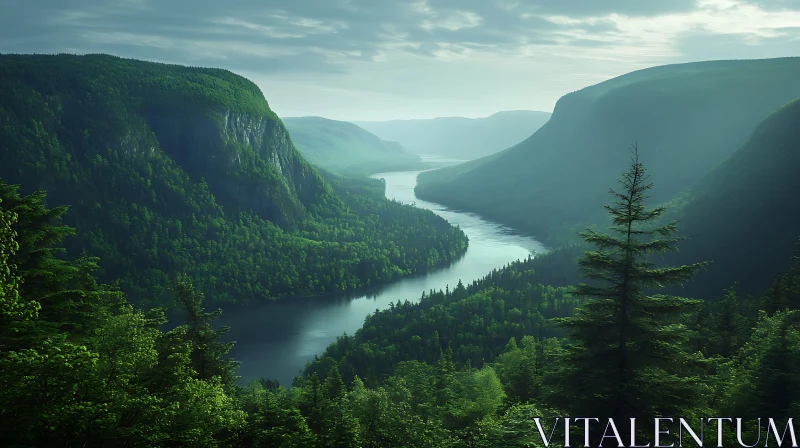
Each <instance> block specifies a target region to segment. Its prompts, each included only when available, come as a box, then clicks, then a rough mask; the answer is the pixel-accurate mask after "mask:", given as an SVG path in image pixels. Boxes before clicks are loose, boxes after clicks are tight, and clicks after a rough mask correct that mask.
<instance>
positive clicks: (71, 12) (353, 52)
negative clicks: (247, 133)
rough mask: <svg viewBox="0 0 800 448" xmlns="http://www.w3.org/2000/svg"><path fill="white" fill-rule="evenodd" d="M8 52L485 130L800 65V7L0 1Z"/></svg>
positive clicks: (329, 110) (428, 0)
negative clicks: (154, 69)
mask: <svg viewBox="0 0 800 448" xmlns="http://www.w3.org/2000/svg"><path fill="white" fill-rule="evenodd" d="M0 52H3V53H32V52H37V53H57V52H69V53H101V52H102V53H111V54H115V55H118V56H123V57H134V58H139V59H147V60H153V61H163V62H173V63H182V64H190V65H202V66H213V67H222V68H227V69H230V70H232V71H234V72H236V73H239V74H242V75H244V76H246V77H248V78H250V79H252V80H253V81H255V82H256V83H258V85H259V86H260V87H261V89H262V90H263V92H264V95H265V96H266V97H267V100H268V101H269V103H270V106H271V107H272V108H273V109H274V110H275V111H276V112H277V113H278V114H279V115H281V116H284V117H287V116H301V115H320V116H325V117H329V118H333V119H340V120H386V119H394V118H430V117H436V116H465V117H481V116H488V115H491V114H492V113H494V112H497V111H500V110H516V109H530V110H544V111H552V108H553V106H554V105H555V102H556V100H557V99H558V98H559V97H560V96H561V95H563V94H565V93H568V92H571V91H574V90H578V89H580V88H582V87H585V86H587V85H591V84H594V83H597V82H599V81H603V80H605V79H608V78H611V77H614V76H618V75H621V74H624V73H627V72H630V71H633V70H636V69H639V68H644V67H648V66H653V65H662V64H669V63H675V62H688V61H699V60H708V59H749V58H767V57H780V56H800V0H763V1H755V0H752V1H751V0H697V1H695V0H280V1H279V0H224V1H222V0H0Z"/></svg>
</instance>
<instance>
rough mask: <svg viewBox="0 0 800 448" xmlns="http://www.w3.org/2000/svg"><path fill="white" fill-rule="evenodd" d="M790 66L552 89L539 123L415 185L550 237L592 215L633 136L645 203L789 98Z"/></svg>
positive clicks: (730, 64) (721, 153) (729, 148)
mask: <svg viewBox="0 0 800 448" xmlns="http://www.w3.org/2000/svg"><path fill="white" fill-rule="evenodd" d="M798 72H800V58H780V59H763V60H742V61H712V62H698V63H690V64H678V65H668V66H661V67H654V68H649V69H645V70H640V71H636V72H632V73H629V74H626V75H623V76H620V77H618V78H614V79H611V80H609V81H605V82H602V83H599V84H597V85H594V86H591V87H587V88H585V89H582V90H579V91H577V92H573V93H570V94H567V95H565V96H563V97H562V98H561V99H559V101H558V103H557V104H556V107H555V111H554V113H553V117H552V118H551V119H550V121H548V123H547V124H545V125H544V126H543V127H542V128H541V129H539V130H538V131H537V132H536V133H535V134H533V135H532V136H531V137H530V138H528V139H527V140H525V141H523V142H521V143H519V144H518V145H516V146H513V147H511V148H508V149H507V150H505V151H503V152H502V153H499V154H494V155H492V156H489V157H486V158H483V159H479V160H475V161H472V162H469V163H467V164H463V165H456V166H453V167H448V168H442V169H439V170H435V171H430V172H426V173H422V174H421V175H420V176H419V179H418V185H417V188H416V192H417V195H418V196H419V197H420V198H421V199H425V200H431V201H435V202H439V203H443V204H445V205H448V206H451V207H455V208H460V209H463V210H468V211H471V212H476V213H480V214H482V215H484V216H486V217H488V218H490V219H493V220H497V221H500V222H503V223H505V224H509V225H511V226H514V227H517V228H519V229H521V230H525V231H527V232H530V233H532V234H534V235H536V236H537V237H539V238H542V239H547V240H548V242H549V243H551V245H555V244H554V243H559V242H564V241H565V240H568V239H572V238H573V235H574V231H575V230H577V229H579V228H581V227H583V226H584V224H587V223H591V222H594V221H595V220H599V219H603V217H602V214H603V208H602V206H603V205H604V204H605V203H606V202H607V201H608V199H609V196H608V195H607V191H608V188H609V186H610V185H614V181H615V179H617V176H618V175H619V173H620V172H621V171H622V170H623V169H624V167H625V165H626V163H627V162H628V153H627V152H626V148H627V147H628V146H629V145H631V144H634V143H636V142H638V147H639V149H640V151H639V153H640V155H641V160H642V162H643V163H644V164H645V166H647V167H648V170H649V172H650V174H651V175H652V179H653V181H654V183H655V189H654V190H653V191H652V194H653V196H652V198H651V202H652V201H656V202H661V201H668V200H670V199H671V198H672V197H673V196H674V195H675V194H676V193H678V192H679V191H682V190H684V189H686V188H687V187H689V186H691V185H693V184H694V183H695V182H697V181H698V180H699V179H700V178H701V177H702V176H703V175H704V174H706V173H707V172H708V170H709V169H711V167H712V166H714V165H715V164H716V163H718V162H719V161H721V160H723V159H725V158H726V157H728V156H730V155H731V154H732V153H733V152H734V151H735V150H736V149H737V148H738V147H740V146H741V145H742V144H743V143H744V142H745V140H746V139H747V138H748V137H749V136H750V134H751V133H752V132H753V130H754V129H755V128H756V126H757V125H758V124H759V122H760V121H761V120H763V119H764V118H765V117H766V116H767V115H769V114H770V113H771V112H772V111H774V110H775V109H776V108H777V107H779V106H780V105H782V104H785V103H786V102H787V101H790V100H791V99H793V98H796V97H798V96H800V78H798V77H797V73H798ZM603 222H605V221H603Z"/></svg>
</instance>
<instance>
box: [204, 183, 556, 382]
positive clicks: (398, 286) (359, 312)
mask: <svg viewBox="0 0 800 448" xmlns="http://www.w3.org/2000/svg"><path fill="white" fill-rule="evenodd" d="M419 173H420V171H403V172H392V173H380V174H375V175H373V176H372V177H374V178H383V179H385V181H386V196H387V197H388V198H390V199H395V200H397V201H400V202H403V203H406V204H415V205H416V206H417V207H420V208H425V209H428V210H432V211H433V212H435V213H436V214H438V215H440V216H442V217H443V218H444V219H446V220H448V221H449V222H450V223H452V224H454V225H458V226H460V227H461V229H462V230H463V231H464V232H465V233H466V234H467V236H468V237H469V248H468V249H467V252H466V254H464V256H463V257H462V258H460V259H459V260H457V261H455V262H454V263H452V264H451V265H449V266H447V267H444V268H441V269H439V270H437V271H435V272H431V273H428V274H423V275H420V276H415V277H410V278H404V279H400V280H397V281H395V282H393V283H391V284H388V285H385V286H383V287H379V288H375V289H373V290H370V291H368V292H363V291H362V292H359V293H349V294H339V295H325V296H317V297H310V298H305V299H287V300H278V301H272V302H264V303H259V304H255V305H248V306H233V307H226V308H225V310H224V312H223V314H222V316H221V317H220V318H219V321H220V323H221V324H222V325H227V326H229V327H231V330H230V332H229V333H228V337H226V339H228V340H234V341H236V345H235V346H234V348H233V350H231V355H232V356H233V357H234V358H235V359H237V360H239V361H242V364H241V366H240V368H239V371H238V374H239V375H240V376H241V377H242V380H241V382H242V383H246V382H248V381H250V380H253V379H258V378H262V377H264V378H274V379H277V380H278V381H280V383H281V384H283V385H284V386H289V385H290V384H291V380H292V378H293V377H294V376H295V375H297V374H299V373H300V372H301V370H302V369H303V368H304V367H305V365H306V363H307V362H308V361H310V360H312V359H313V358H314V355H317V354H321V353H322V352H323V351H324V350H325V348H326V347H327V346H328V345H329V344H330V343H332V342H334V341H335V340H336V338H337V337H339V336H341V335H342V334H344V333H347V334H353V333H355V331H356V330H358V329H359V328H361V326H362V325H363V323H364V318H365V317H366V316H367V315H368V314H370V313H372V312H374V311H375V310H376V309H385V308H388V306H389V303H392V302H394V303H396V302H398V301H405V300H409V301H412V302H413V301H418V300H419V298H420V296H421V294H422V292H423V291H425V292H427V291H430V290H431V289H435V290H439V289H444V288H445V286H447V285H449V286H450V288H452V287H453V286H455V285H456V284H457V283H458V281H459V280H461V281H462V282H463V283H465V284H468V283H470V282H472V280H475V279H478V278H481V277H483V276H485V275H486V274H488V273H489V272H490V271H491V270H492V269H494V268H499V267H502V266H504V265H506V264H508V263H509V262H512V261H514V260H518V259H524V258H527V257H528V255H529V254H533V253H542V252H544V251H545V249H544V246H542V244H540V243H539V242H538V241H536V240H535V239H533V238H531V237H529V236H525V235H522V234H520V233H518V232H515V231H514V230H513V229H511V228H509V227H506V226H503V225H501V224H497V223H494V222H491V221H487V220H485V219H483V218H481V217H479V216H477V215H475V214H473V213H467V212H461V211H457V210H451V209H448V208H446V207H444V206H442V205H439V204H435V203H432V202H427V201H422V200H419V199H417V198H416V196H414V186H415V185H416V181H417V174H419Z"/></svg>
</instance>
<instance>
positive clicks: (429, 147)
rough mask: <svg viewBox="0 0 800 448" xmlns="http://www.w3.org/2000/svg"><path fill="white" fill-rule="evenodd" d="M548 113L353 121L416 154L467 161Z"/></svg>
mask: <svg viewBox="0 0 800 448" xmlns="http://www.w3.org/2000/svg"><path fill="white" fill-rule="evenodd" d="M549 119H550V113H549V112H539V111H529V110H517V111H501V112H497V113H495V114H493V115H491V116H488V117H484V118H464V117H439V118H432V119H411V120H390V121H354V122H353V123H355V124H357V125H358V126H360V127H362V128H364V129H366V130H368V131H370V132H372V133H373V134H375V135H377V136H379V137H380V138H382V139H384V140H390V141H397V142H399V143H400V144H402V145H403V146H404V147H406V148H408V149H409V150H410V151H413V152H416V153H418V154H435V155H439V156H444V157H451V158H454V159H462V160H469V159H475V158H479V157H483V156H486V155H489V154H492V153H495V152H498V151H501V150H503V149H506V148H508V147H509V146H512V145H515V144H517V143H519V142H521V141H522V140H524V139H526V138H528V137H529V136H530V135H531V134H533V133H534V132H536V130H537V129H539V128H540V127H541V126H542V125H544V123H546V122H547V120H549Z"/></svg>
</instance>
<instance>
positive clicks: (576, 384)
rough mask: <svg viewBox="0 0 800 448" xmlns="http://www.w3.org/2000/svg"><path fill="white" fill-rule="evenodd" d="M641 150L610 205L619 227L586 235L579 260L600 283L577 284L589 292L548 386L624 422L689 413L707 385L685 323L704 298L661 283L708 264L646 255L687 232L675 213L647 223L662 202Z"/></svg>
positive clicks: (556, 395)
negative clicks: (651, 198) (650, 199)
mask: <svg viewBox="0 0 800 448" xmlns="http://www.w3.org/2000/svg"><path fill="white" fill-rule="evenodd" d="M633 154H634V156H633V160H632V163H631V167H630V170H629V171H628V172H626V173H623V176H622V178H621V180H620V184H621V186H622V189H621V191H620V192H616V191H613V190H612V191H611V193H612V195H613V196H614V198H615V201H614V203H613V204H612V205H609V206H606V209H607V210H608V212H609V215H610V216H611V218H612V223H613V225H612V227H611V230H612V231H613V232H614V234H616V235H614V234H605V233H598V232H596V231H593V230H587V231H586V232H584V233H583V234H582V235H581V236H582V237H583V238H584V239H585V240H586V241H587V242H588V243H590V244H592V245H594V246H595V247H596V249H595V250H590V251H587V252H586V254H585V255H584V257H583V258H582V259H581V260H580V267H581V270H582V272H583V273H584V275H585V277H586V278H587V279H588V280H589V281H591V282H592V284H580V285H578V287H577V289H576V294H577V295H579V296H583V297H588V298H591V299H590V300H589V301H588V302H587V303H586V304H585V305H584V306H583V307H582V309H581V310H580V311H579V312H577V313H576V314H575V315H574V316H570V317H567V318H563V319H560V320H559V323H560V325H562V326H563V327H565V328H567V329H568V330H569V331H570V336H571V340H572V344H571V345H570V346H569V347H568V349H567V352H566V353H565V354H564V358H563V359H562V360H560V363H561V369H562V371H561V372H558V373H557V374H555V375H554V381H555V382H556V384H555V387H554V389H553V390H552V391H551V395H550V396H551V397H552V403H553V404H554V406H557V407H559V408H562V409H565V410H567V411H568V412H569V415H592V416H598V417H609V418H613V419H615V421H617V422H618V424H621V423H619V422H623V421H625V420H626V419H627V418H629V417H637V418H643V419H645V420H646V421H652V419H653V418H654V417H657V416H664V415H678V414H681V413H682V412H685V411H687V410H688V409H691V408H692V407H694V406H697V405H698V397H699V396H701V395H702V391H703V384H702V376H701V375H702V372H703V370H702V368H701V366H700V365H699V362H700V361H701V358H700V357H698V356H697V355H696V354H692V353H690V352H689V349H688V342H689V340H690V338H691V334H690V330H689V329H688V327H687V326H686V323H687V317H689V316H690V315H691V314H692V313H693V308H696V307H697V306H698V305H699V302H698V301H695V300H689V299H684V298H680V297H673V296H664V295H656V294H653V291H655V290H657V289H659V288H663V287H664V286H665V285H670V284H682V283H684V282H686V281H688V280H690V279H691V278H692V276H693V275H694V274H695V273H696V272H697V271H698V270H700V269H701V268H702V267H703V266H704V264H703V263H699V264H693V265H689V266H678V267H666V268H657V267H655V266H654V264H653V263H652V262H650V261H648V255H651V254H662V253H665V252H668V251H672V250H676V244H677V243H678V242H679V241H680V240H681V239H682V238H676V237H673V236H672V234H673V233H674V232H675V231H676V230H677V229H676V225H675V223H669V224H666V225H662V226H655V227H648V225H651V224H650V223H651V222H652V221H654V220H656V219H658V217H659V216H660V215H662V214H663V212H664V208H662V207H656V208H653V209H648V208H646V207H645V204H644V200H645V197H646V193H647V192H648V190H650V189H651V187H652V184H651V183H649V181H648V179H649V176H647V174H646V172H645V169H644V166H643V165H642V163H641V162H640V161H639V156H638V150H637V149H636V148H635V147H634V148H633ZM623 428H625V429H623ZM623 428H620V431H622V433H624V434H628V433H629V430H628V429H627V426H623ZM595 436H597V434H595Z"/></svg>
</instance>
